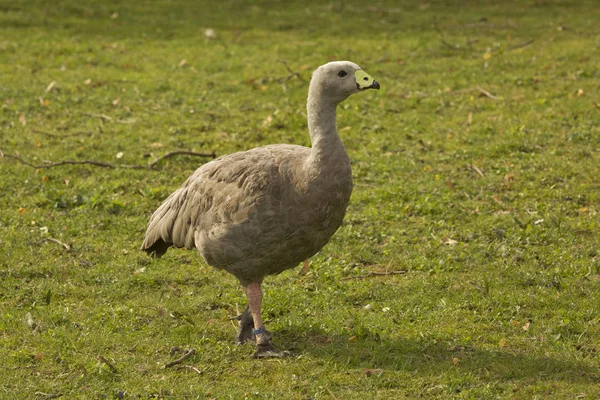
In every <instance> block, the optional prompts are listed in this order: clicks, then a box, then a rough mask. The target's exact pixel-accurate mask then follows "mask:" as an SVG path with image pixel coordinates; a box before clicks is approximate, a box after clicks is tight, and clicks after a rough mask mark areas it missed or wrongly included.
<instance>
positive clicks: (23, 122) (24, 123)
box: [19, 113, 27, 126]
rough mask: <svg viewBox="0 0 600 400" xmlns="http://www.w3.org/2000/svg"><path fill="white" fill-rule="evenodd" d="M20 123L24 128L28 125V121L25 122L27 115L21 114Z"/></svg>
mask: <svg viewBox="0 0 600 400" xmlns="http://www.w3.org/2000/svg"><path fill="white" fill-rule="evenodd" d="M19 122H20V123H21V125H23V126H25V125H27V121H26V120H25V114H24V113H21V114H20V115H19Z"/></svg>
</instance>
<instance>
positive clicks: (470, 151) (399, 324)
mask: <svg viewBox="0 0 600 400" xmlns="http://www.w3.org/2000/svg"><path fill="white" fill-rule="evenodd" d="M55 3H59V4H55ZM138 3H139V4H138ZM142 3H143V5H142ZM238 3H239V2H233V1H221V2H215V3H202V2H197V1H188V2H183V1H166V0H164V1H154V2H120V1H116V0H115V1H84V2H82V1H74V0H67V1H63V2H50V1H22V0H18V1H13V2H3V3H2V4H0V102H1V107H2V108H1V109H0V150H2V151H3V152H4V153H6V154H11V155H19V156H20V157H22V158H23V159H25V160H28V161H30V162H32V163H34V164H40V163H43V162H44V161H46V160H51V161H60V160H97V161H103V162H109V163H114V164H144V165H145V164H147V163H148V162H150V160H153V159H155V158H157V157H159V156H161V155H162V154H164V153H167V152H168V151H172V150H176V149H189V150H195V151H209V152H210V151H213V150H214V151H216V152H217V154H226V153H230V152H234V151H238V150H243V149H248V148H251V147H255V146H259V145H265V144H269V143H277V142H287V143H296V144H302V145H309V139H308V135H307V132H306V113H305V98H306V92H307V80H308V79H310V71H312V70H313V69H314V68H316V67H317V66H319V65H320V64H323V63H325V62H327V61H329V60H333V59H349V60H352V61H355V62H357V63H358V64H359V65H361V66H363V67H364V68H365V70H366V71H367V72H369V73H370V74H371V75H372V76H373V77H374V78H375V79H377V80H378V81H379V82H380V83H381V86H382V90H380V91H379V92H374V91H373V92H368V93H363V94H360V95H356V96H353V97H352V98H350V99H349V100H347V101H346V102H345V103H344V104H343V105H342V106H341V107H340V111H339V115H338V127H339V128H340V131H341V134H342V137H343V139H344V141H345V143H346V146H347V149H348V152H349V154H350V157H351V159H352V162H353V171H354V177H355V189H354V192H353V195H352V199H351V204H350V207H349V210H348V214H347V216H346V220H345V224H344V225H343V226H342V227H341V228H340V230H339V231H338V233H337V234H336V235H335V236H334V238H333V239H332V241H331V242H330V244H328V245H327V246H326V247H325V248H324V249H323V250H322V251H321V252H320V253H319V254H318V255H317V256H315V257H314V258H313V259H312V264H311V267H310V270H309V273H308V274H307V275H305V276H303V277H301V278H299V277H298V275H297V270H292V271H288V272H286V273H284V274H281V275H279V276H276V277H272V278H270V279H268V280H267V281H266V283H265V285H264V286H265V290H266V298H265V302H264V312H265V315H266V318H267V319H269V320H270V322H269V323H268V326H269V329H270V330H272V331H273V332H274V335H275V343H276V344H278V345H279V346H280V347H283V348H286V349H289V350H292V352H293V354H294V356H293V357H290V358H287V359H283V360H269V361H257V360H253V359H251V358H250V355H251V354H252V350H253V349H252V346H241V347H236V346H235V345H233V338H234V334H235V327H234V325H233V324H232V323H231V322H230V321H229V317H231V316H233V315H235V313H236V307H237V306H238V305H239V307H240V308H241V307H243V305H244V303H245V299H244V296H243V295H242V292H241V290H240V288H239V286H238V284H237V282H236V281H235V279H234V278H233V277H231V276H229V275H227V274H225V273H221V272H217V271H215V270H213V269H211V268H210V267H208V266H207V265H205V264H204V263H203V262H202V261H201V257H200V256H199V255H198V254H196V253H194V252H190V251H182V250H175V251H170V252H169V253H168V254H167V255H166V256H165V257H164V258H163V259H161V260H159V261H154V260H151V259H149V258H148V257H146V255H145V254H142V253H140V252H139V251H138V248H139V245H140V242H141V240H142V237H143V233H144V230H145V226H146V222H147V219H148V217H149V215H150V214H151V213H152V211H153V210H154V209H155V208H156V207H158V205H159V204H160V202H161V201H162V200H163V199H164V198H165V197H166V196H167V195H168V194H169V193H170V192H171V191H172V190H174V189H175V188H177V187H178V185H179V184H180V183H181V182H183V181H184V180H185V178H186V177H187V176H188V175H189V174H190V173H191V172H192V171H193V170H194V169H195V168H196V167H197V166H198V165H199V164H200V163H202V162H203V160H202V159H199V158H196V157H186V156H178V157H173V158H169V159H166V160H164V161H163V162H161V163H160V164H159V166H158V168H156V169H154V170H149V169H143V170H132V169H123V168H118V169H105V168H99V167H95V166H90V165H79V166H77V165H75V166H74V165H66V166H61V167H56V168H51V169H39V170H36V169H34V168H31V167H29V166H26V165H23V164H21V163H18V162H17V161H16V160H14V159H9V158H4V159H1V160H0V276H1V278H2V279H1V280H0V301H1V302H0V313H1V314H0V315H1V317H0V329H1V334H0V357H1V359H2V364H3V365H2V368H1V370H0V398H6V399H14V398H20V399H28V398H45V397H47V396H44V395H43V393H46V394H62V395H63V398H68V399H88V398H97V399H103V398H108V399H110V398H118V397H119V396H120V394H119V393H121V395H123V397H124V398H130V399H134V398H173V399H178V398H218V399H228V398H231V399H240V398H257V399H258V398H273V399H284V398H285V399H312V398H323V399H329V398H331V399H334V398H337V399H365V398H369V399H370V398H377V399H398V398H416V397H425V398H444V399H445V398H466V399H470V398H472V399H482V398H514V399H523V398H539V399H542V398H544V399H545V398H575V397H577V396H580V397H585V396H587V397H585V398H597V397H600V369H599V367H600V365H599V364H600V362H599V357H600V356H598V351H599V349H600V312H599V311H600V309H599V305H600V248H599V235H598V231H599V220H598V218H599V217H598V211H599V204H600V190H599V189H600V187H599V186H600V183H599V182H600V181H599V178H598V177H599V176H600V162H599V161H600V129H599V126H600V109H598V107H599V105H600V96H599V94H598V93H599V90H600V84H599V82H600V51H599V50H600V35H599V33H600V32H599V28H598V21H599V20H600V8H599V7H598V6H597V4H596V2H595V1H550V0H547V1H544V0H528V1H525V2H522V1H514V2H509V1H505V2H474V1H473V2H458V1H456V2H452V1H445V2H437V1H430V2H424V1H423V2H416V1H415V2H401V3H400V4H396V2H391V1H390V2H387V3H386V2H382V1H374V2H357V1H349V2H348V1H346V2H339V1H334V2H329V3H328V2H313V3H309V4H303V5H300V4H298V5H294V6H290V5H289V4H287V3H286V2H283V1H281V2H277V1H260V2H254V3H253V4H254V5H246V6H241V5H239V4H238ZM111 16H112V17H111ZM207 28H212V29H214V30H215V31H216V34H217V38H216V39H215V40H209V39H207V38H206V37H205V35H204V32H205V29H207ZM441 38H442V39H443V40H441ZM532 40H533V42H531V41H532ZM182 60H185V62H182ZM278 60H286V61H287V62H288V63H289V66H290V68H291V70H293V71H297V72H299V73H300V76H301V77H302V80H301V79H298V78H295V77H292V78H291V79H280V78H284V77H286V76H287V75H288V71H287V70H286V68H285V67H284V65H283V64H282V63H280V62H278ZM51 82H55V83H54V86H53V87H52V88H51V89H50V90H49V91H47V92H46V91H45V90H46V88H47V87H48V86H49V84H50V83H51ZM477 87H481V88H483V89H484V90H486V91H487V92H489V93H491V94H492V95H493V96H495V97H496V98H490V97H488V96H486V95H484V94H482V93H481V92H480V91H479V90H478V89H477ZM594 104H595V105H594ZM99 115H103V116H104V117H99ZM48 134H51V135H48ZM118 153H122V158H116V155H117V154H118ZM48 238H54V239H58V240H59V241H61V242H64V243H66V244H69V245H71V246H72V249H71V250H70V251H67V250H65V249H64V248H63V247H62V246H60V245H59V244H58V243H55V242H52V241H48V240H47V239H48ZM373 271H375V272H382V271H406V273H404V274H397V275H389V276H381V277H369V278H363V279H345V278H352V277H358V276H362V275H366V274H368V273H369V272H373ZM369 304H370V307H371V309H370V310H368V309H365V306H367V305H369ZM28 315H30V318H28ZM28 319H29V321H28ZM172 346H179V347H181V348H186V347H189V348H194V349H196V351H197V353H196V355H194V356H192V357H191V358H190V359H188V360H187V361H186V362H185V363H184V364H183V365H185V366H194V367H195V368H196V369H197V370H198V371H199V372H200V373H198V371H195V370H193V369H191V368H186V367H173V368H171V369H166V370H165V369H162V368H161V367H162V365H164V364H165V363H167V362H169V361H170V360H172V359H173V358H175V357H178V355H179V354H176V355H173V356H170V355H169V349H170V348H171V347H172ZM100 357H104V359H106V360H108V362H109V363H110V364H111V365H113V366H114V368H115V369H116V371H117V372H116V373H115V372H114V371H112V370H111V368H110V367H109V366H108V365H107V364H106V363H104V362H102V361H101V360H100Z"/></svg>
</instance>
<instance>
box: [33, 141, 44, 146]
mask: <svg viewBox="0 0 600 400" xmlns="http://www.w3.org/2000/svg"><path fill="white" fill-rule="evenodd" d="M33 145H34V146H35V147H38V148H39V147H42V144H41V143H40V142H38V141H37V140H36V141H35V142H33Z"/></svg>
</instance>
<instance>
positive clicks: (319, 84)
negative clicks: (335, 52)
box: [310, 61, 379, 103]
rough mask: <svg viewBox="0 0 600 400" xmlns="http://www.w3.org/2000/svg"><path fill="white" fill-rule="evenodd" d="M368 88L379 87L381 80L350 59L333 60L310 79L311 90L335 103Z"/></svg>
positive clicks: (317, 70) (322, 66) (321, 67)
mask: <svg viewBox="0 0 600 400" xmlns="http://www.w3.org/2000/svg"><path fill="white" fill-rule="evenodd" d="M367 89H379V82H377V81H376V80H375V79H373V78H372V77H371V76H370V75H369V74H367V73H366V72H365V71H363V70H362V69H361V68H360V67H359V66H358V65H356V64H355V63H353V62H350V61H332V62H330V63H327V64H325V65H321V66H320V67H319V68H317V69H316V70H315V71H314V72H313V75H312V79H311V81H310V90H311V91H312V90H316V91H317V92H318V93H319V95H320V96H322V97H324V98H328V99H331V100H332V101H334V102H335V103H339V102H341V101H343V100H345V99H346V98H347V97H348V96H350V95H351V94H354V93H358V92H360V91H363V90H367Z"/></svg>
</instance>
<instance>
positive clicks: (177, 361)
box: [163, 349, 196, 369]
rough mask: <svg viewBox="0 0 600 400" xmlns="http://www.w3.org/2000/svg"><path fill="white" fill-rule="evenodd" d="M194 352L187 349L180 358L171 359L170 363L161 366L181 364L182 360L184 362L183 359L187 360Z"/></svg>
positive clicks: (164, 367)
mask: <svg viewBox="0 0 600 400" xmlns="http://www.w3.org/2000/svg"><path fill="white" fill-rule="evenodd" d="M194 354H196V350H194V349H188V351H187V352H186V353H185V354H184V355H182V356H181V357H180V358H178V359H177V360H175V361H171V362H170V363H167V364H165V365H164V366H163V369H167V368H171V367H172V366H174V365H177V364H181V363H182V362H184V361H185V360H187V359H188V358H190V357H191V356H193V355H194Z"/></svg>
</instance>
